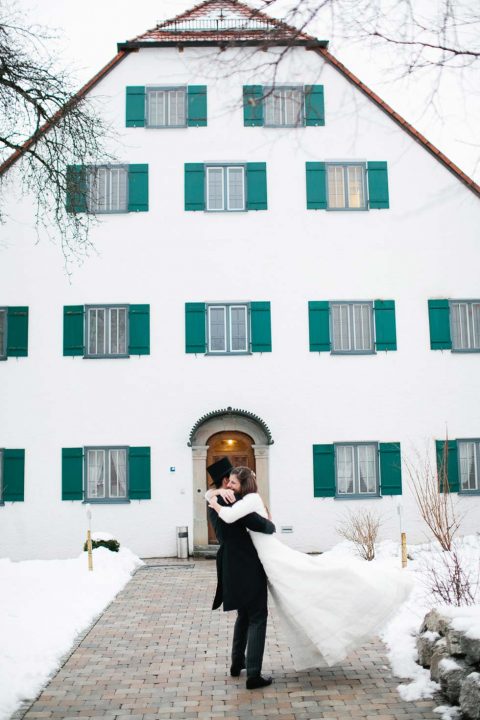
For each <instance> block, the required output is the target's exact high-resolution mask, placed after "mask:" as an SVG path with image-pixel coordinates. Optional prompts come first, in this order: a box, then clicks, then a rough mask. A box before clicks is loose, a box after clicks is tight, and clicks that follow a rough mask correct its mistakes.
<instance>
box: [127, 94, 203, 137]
mask: <svg viewBox="0 0 480 720" xmlns="http://www.w3.org/2000/svg"><path fill="white" fill-rule="evenodd" d="M206 125H207V86H206V85H188V86H185V85H148V86H144V85H137V86H129V87H127V89H126V126H127V127H137V128H138V127H146V128H154V129H155V128H157V129H158V128H186V127H205V126H206Z"/></svg>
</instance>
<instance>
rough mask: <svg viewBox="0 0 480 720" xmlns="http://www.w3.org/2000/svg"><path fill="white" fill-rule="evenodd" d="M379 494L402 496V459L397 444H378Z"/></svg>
mask: <svg viewBox="0 0 480 720" xmlns="http://www.w3.org/2000/svg"><path fill="white" fill-rule="evenodd" d="M379 454H380V494H381V495H382V496H386V495H401V494H402V458H401V448H400V443H399V442H394V443H380V444H379Z"/></svg>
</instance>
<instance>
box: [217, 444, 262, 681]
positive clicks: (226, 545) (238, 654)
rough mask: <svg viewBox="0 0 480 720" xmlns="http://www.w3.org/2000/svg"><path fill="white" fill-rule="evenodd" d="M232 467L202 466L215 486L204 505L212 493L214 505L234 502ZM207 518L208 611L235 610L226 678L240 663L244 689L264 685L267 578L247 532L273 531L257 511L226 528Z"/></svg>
mask: <svg viewBox="0 0 480 720" xmlns="http://www.w3.org/2000/svg"><path fill="white" fill-rule="evenodd" d="M232 469H233V466H232V465H231V463H230V461H229V459H228V458H227V457H223V458H221V459H220V460H218V461H217V462H215V463H213V465H209V467H207V471H208V473H209V475H210V477H211V478H212V480H213V482H214V483H215V487H216V489H215V490H208V491H207V493H206V495H205V499H206V500H207V502H208V501H209V500H210V499H211V498H212V497H213V496H214V495H216V496H218V501H219V503H220V504H225V505H227V504H229V503H232V502H235V501H236V499H237V498H236V497H235V494H234V492H233V489H235V476H234V475H233V476H232V481H231V483H229V475H230V471H231V470H232ZM236 482H237V483H238V481H236ZM227 486H228V487H227ZM231 488H233V489H231ZM208 516H209V518H210V522H211V523H212V525H213V528H214V530H215V534H216V536H217V540H218V542H219V543H220V548H219V550H218V553H217V578H218V584H217V590H216V593H215V598H214V601H213V607H212V610H216V609H217V608H218V607H220V605H221V604H222V602H223V609H224V610H237V619H236V621H235V628H234V631H233V643H232V665H231V668H230V674H231V675H232V676H233V677H238V676H239V675H240V672H241V671H242V669H243V668H244V667H245V665H246V668H247V683H246V687H247V689H248V690H254V689H255V688H261V687H265V686H266V685H270V683H271V682H272V678H270V677H267V678H265V677H262V675H261V670H262V661H263V651H264V648H265V635H266V630H267V615H268V611H267V578H266V575H265V571H264V569H263V566H262V563H261V562H260V560H259V558H258V555H257V551H256V550H255V547H254V545H253V543H252V540H251V538H250V536H249V534H248V532H247V528H248V529H249V530H254V531H256V532H263V533H266V534H268V535H271V534H272V533H274V532H275V525H274V524H273V523H272V522H270V520H267V519H266V518H263V517H262V516H261V515H258V513H250V515H246V516H245V517H243V518H241V519H240V520H237V521H236V522H234V523H232V524H230V525H229V524H227V523H225V522H223V520H221V519H220V518H219V516H218V514H217V513H216V512H215V511H214V510H212V509H211V508H209V510H208ZM245 650H246V657H245Z"/></svg>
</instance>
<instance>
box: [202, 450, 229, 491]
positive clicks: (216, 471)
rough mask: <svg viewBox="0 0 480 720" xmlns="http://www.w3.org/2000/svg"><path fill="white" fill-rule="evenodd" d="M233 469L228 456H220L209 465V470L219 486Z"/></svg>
mask: <svg viewBox="0 0 480 720" xmlns="http://www.w3.org/2000/svg"><path fill="white" fill-rule="evenodd" d="M231 470H233V465H232V463H231V462H230V460H229V459H228V457H223V458H220V460H217V462H214V463H212V465H209V466H208V467H207V472H208V474H209V475H210V477H211V478H212V480H213V482H214V483H215V486H216V487H217V488H219V487H220V485H221V484H222V480H223V478H224V477H228V475H230V471H231Z"/></svg>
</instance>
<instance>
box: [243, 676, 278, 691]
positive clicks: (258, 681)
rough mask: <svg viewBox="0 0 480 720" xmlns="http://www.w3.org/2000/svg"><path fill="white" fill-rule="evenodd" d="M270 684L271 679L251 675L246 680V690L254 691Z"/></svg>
mask: <svg viewBox="0 0 480 720" xmlns="http://www.w3.org/2000/svg"><path fill="white" fill-rule="evenodd" d="M271 684H272V678H271V677H262V676H261V675H253V677H249V678H247V690H256V689H257V688H262V687H267V685H271Z"/></svg>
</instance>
